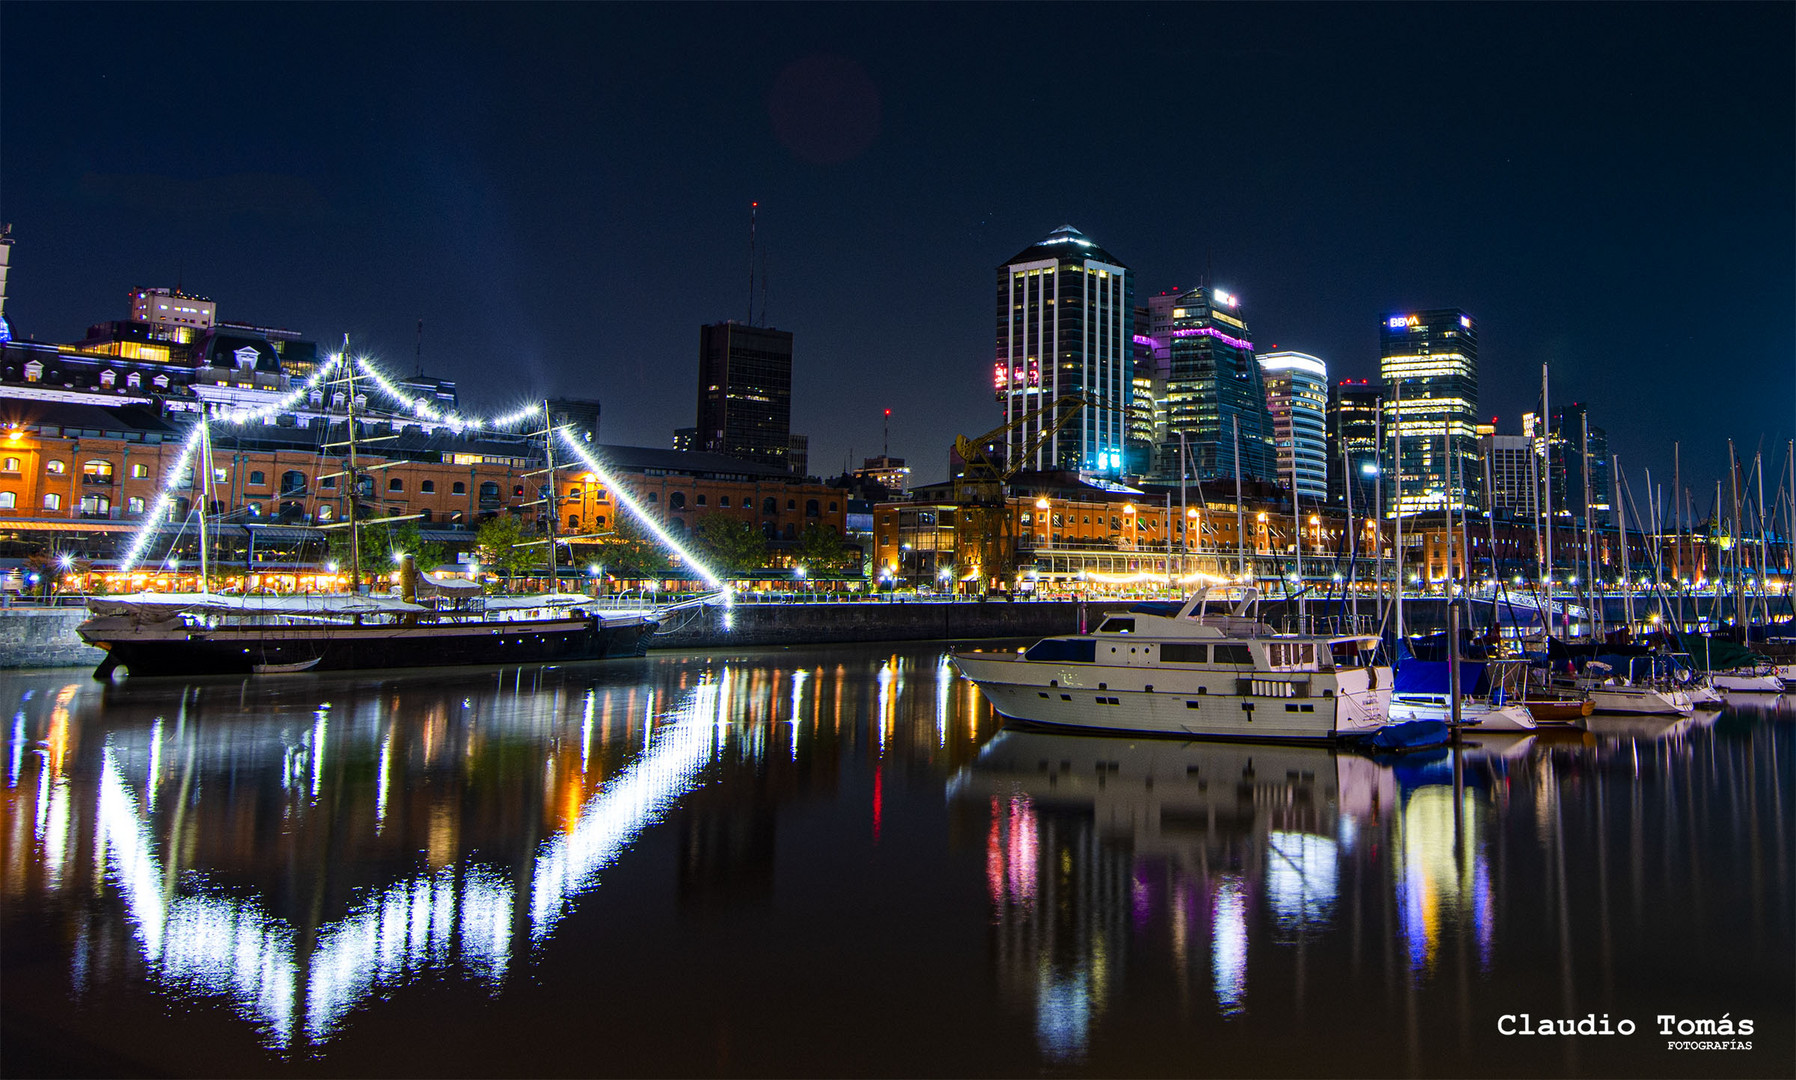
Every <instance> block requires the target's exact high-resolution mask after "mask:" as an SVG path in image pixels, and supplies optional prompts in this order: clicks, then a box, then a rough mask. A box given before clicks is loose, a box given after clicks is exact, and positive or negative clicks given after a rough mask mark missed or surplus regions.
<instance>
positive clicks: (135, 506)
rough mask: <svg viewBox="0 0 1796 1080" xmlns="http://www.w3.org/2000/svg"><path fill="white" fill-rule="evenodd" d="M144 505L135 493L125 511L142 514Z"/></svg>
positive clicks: (126, 501) (126, 503) (141, 498)
mask: <svg viewBox="0 0 1796 1080" xmlns="http://www.w3.org/2000/svg"><path fill="white" fill-rule="evenodd" d="M250 505H252V506H254V505H255V504H254V503H252V504H250ZM143 507H144V503H143V497H142V496H140V495H133V496H131V497H130V498H129V499H126V500H125V513H127V514H133V515H136V514H141V513H143ZM257 509H258V510H260V509H261V508H260V507H257ZM251 516H252V517H254V516H255V515H253V514H252V515H251Z"/></svg>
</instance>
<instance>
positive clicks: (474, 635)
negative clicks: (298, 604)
mask: <svg viewBox="0 0 1796 1080" xmlns="http://www.w3.org/2000/svg"><path fill="white" fill-rule="evenodd" d="M657 625H658V624H657V623H656V622H655V621H654V620H652V619H647V618H639V619H627V620H619V619H608V620H601V619H599V618H595V617H586V618H579V619H556V620H545V621H541V622H532V623H523V622H519V621H512V622H475V623H454V624H424V625H419V626H392V625H377V626H353V625H343V624H314V625H297V626H270V627H254V626H242V627H228V628H219V629H215V630H201V629H191V630H188V629H180V630H174V631H172V632H162V633H157V632H146V633H142V634H116V635H110V636H99V635H96V636H94V637H92V638H90V639H89V640H90V643H91V644H94V645H98V646H99V647H101V648H103V649H105V650H106V659H105V660H104V661H102V662H101V664H100V667H99V669H98V670H97V671H95V672H94V676H95V678H100V679H104V678H108V677H110V676H111V675H112V674H113V672H114V670H115V669H118V668H123V669H125V672H126V673H127V674H129V675H131V676H133V677H143V676H183V675H250V674H256V673H258V672H261V673H273V672H281V671H359V670H374V669H381V668H407V667H465V666H474V665H488V664H540V663H548V662H567V661H576V660H600V659H604V658H607V657H617V656H641V655H642V654H643V653H644V651H645V650H646V649H647V648H648V641H649V638H650V636H651V635H653V634H654V632H655V630H656V628H657ZM84 636H85V635H84Z"/></svg>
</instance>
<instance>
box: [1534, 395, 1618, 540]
mask: <svg viewBox="0 0 1796 1080" xmlns="http://www.w3.org/2000/svg"><path fill="white" fill-rule="evenodd" d="M1589 421H1590V414H1589V410H1588V409H1586V408H1585V407H1584V405H1582V404H1581V403H1579V402H1575V401H1574V402H1573V403H1571V404H1570V405H1564V406H1561V407H1559V408H1556V409H1554V410H1553V421H1552V424H1551V425H1550V426H1549V430H1548V434H1547V439H1548V441H1549V442H1550V443H1551V445H1552V448H1553V449H1552V454H1551V455H1550V456H1549V457H1548V460H1549V461H1551V462H1552V469H1551V470H1550V471H1549V473H1548V480H1547V482H1548V483H1549V484H1550V485H1551V486H1552V491H1553V513H1554V515H1555V516H1558V517H1569V518H1571V519H1572V520H1573V521H1575V522H1576V523H1578V524H1579V525H1582V524H1584V519H1585V517H1586V516H1587V515H1586V514H1585V510H1584V507H1585V504H1586V502H1588V503H1589V506H1590V512H1589V514H1588V516H1589V517H1590V519H1591V520H1592V521H1595V522H1597V523H1598V524H1608V521H1609V433H1608V432H1606V431H1604V430H1603V429H1602V428H1600V427H1597V426H1596V425H1595V424H1591V423H1590V422H1589ZM1587 425H1588V429H1589V430H1588V433H1587V432H1586V426H1587ZM1587 445H1588V447H1589V450H1588V453H1586V449H1585V447H1586V446H1587ZM1586 457H1588V458H1589V472H1590V496H1589V498H1588V499H1586V498H1585V494H1584V473H1585V464H1586V462H1585V458H1586Z"/></svg>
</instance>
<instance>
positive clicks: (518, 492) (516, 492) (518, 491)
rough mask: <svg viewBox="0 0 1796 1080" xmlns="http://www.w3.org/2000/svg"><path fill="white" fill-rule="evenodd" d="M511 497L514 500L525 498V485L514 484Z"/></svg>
mask: <svg viewBox="0 0 1796 1080" xmlns="http://www.w3.org/2000/svg"><path fill="white" fill-rule="evenodd" d="M511 497H512V498H514V499H521V498H523V497H524V485H522V484H514V485H512V489H511Z"/></svg>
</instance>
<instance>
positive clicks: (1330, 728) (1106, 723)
mask: <svg viewBox="0 0 1796 1080" xmlns="http://www.w3.org/2000/svg"><path fill="white" fill-rule="evenodd" d="M1211 592H1212V590H1210V589H1207V588H1206V589H1200V590H1199V591H1198V592H1197V593H1196V594H1195V595H1193V596H1192V597H1191V598H1190V599H1189V600H1187V601H1186V602H1185V603H1184V604H1183V605H1182V606H1180V607H1178V608H1176V609H1174V610H1167V609H1170V608H1171V605H1166V606H1165V607H1164V608H1162V610H1161V611H1155V610H1153V609H1152V608H1151V607H1149V606H1146V605H1144V606H1142V607H1138V608H1136V609H1134V610H1132V611H1130V612H1127V613H1124V614H1115V615H1110V616H1108V617H1107V618H1105V619H1104V621H1103V622H1102V623H1101V624H1100V625H1099V626H1098V627H1097V629H1096V630H1094V631H1093V632H1091V633H1089V634H1073V635H1067V636H1063V637H1051V638H1045V639H1043V640H1042V641H1040V642H1038V643H1036V644H1035V645H1033V646H1031V647H1029V648H1028V649H1024V650H1021V651H1019V652H1014V653H1011V652H1006V653H996V652H980V651H969V652H957V653H954V654H953V659H954V663H955V665H956V666H957V667H959V669H960V672H961V674H963V675H965V676H966V677H967V678H969V679H971V680H972V681H973V682H975V683H977V684H978V686H979V689H980V690H981V691H983V692H984V693H985V696H986V697H987V698H989V699H990V700H991V703H992V706H993V707H994V708H996V709H997V711H998V712H999V713H1001V714H1003V715H1004V716H1007V717H1010V718H1011V719H1014V720H1023V721H1028V722H1031V723H1037V724H1050V725H1055V726H1060V727H1068V728H1082V729H1086V730H1092V731H1135V732H1149V733H1158V734H1165V735H1185V736H1191V735H1202V736H1219V737H1225V738H1240V739H1308V740H1316V741H1326V740H1332V739H1336V738H1340V737H1341V736H1349V735H1365V734H1371V733H1372V732H1375V731H1377V730H1378V729H1379V728H1381V727H1383V726H1385V724H1386V723H1387V722H1388V718H1389V712H1390V698H1391V669H1390V668H1389V667H1386V666H1384V665H1375V664H1374V662H1373V650H1374V649H1376V648H1377V645H1378V638H1377V637H1376V636H1375V635H1371V634H1349V635H1346V636H1328V635H1312V634H1279V633H1275V632H1274V631H1273V630H1272V628H1271V627H1269V626H1267V625H1266V624H1264V623H1262V622H1260V621H1259V619H1258V617H1257V615H1255V614H1254V612H1255V609H1256V607H1257V605H1258V600H1259V593H1258V590H1255V589H1252V588H1245V589H1242V590H1241V595H1240V598H1239V599H1238V600H1237V601H1236V602H1235V603H1234V606H1233V608H1232V610H1231V609H1230V608H1229V607H1228V602H1227V600H1226V598H1222V597H1218V598H1215V599H1212V597H1211ZM1212 603H1216V604H1219V605H1220V607H1221V610H1220V611H1215V612H1213V611H1211V610H1210V605H1211V604H1212Z"/></svg>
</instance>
